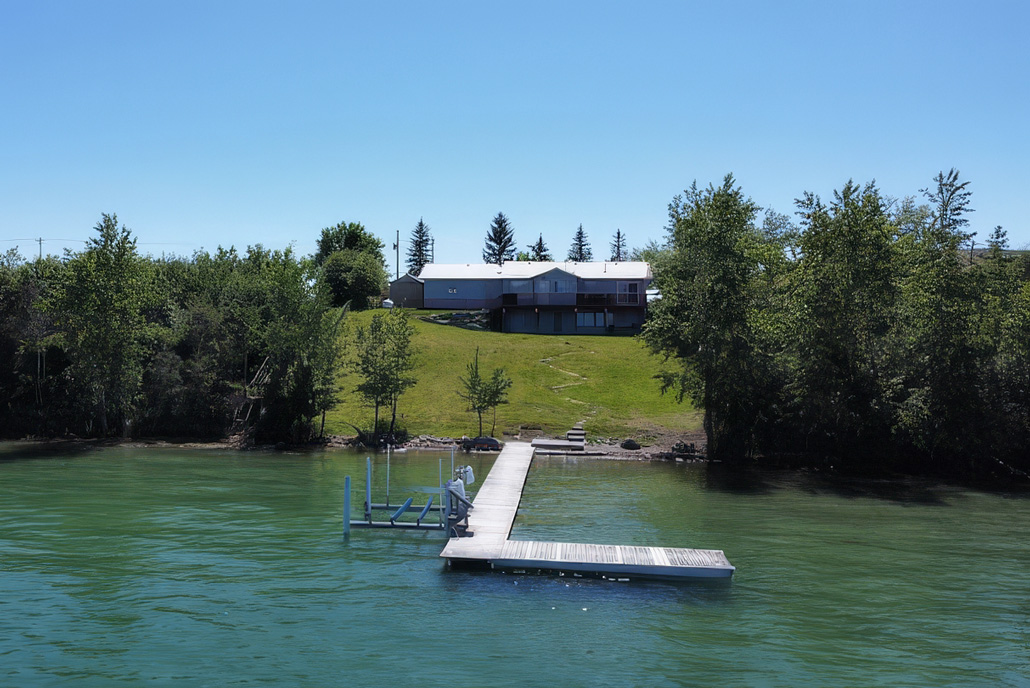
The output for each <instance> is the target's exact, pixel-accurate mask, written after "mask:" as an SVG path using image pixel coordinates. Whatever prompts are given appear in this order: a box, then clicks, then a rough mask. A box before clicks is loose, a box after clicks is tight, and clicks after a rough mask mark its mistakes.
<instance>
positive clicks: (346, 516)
mask: <svg viewBox="0 0 1030 688" xmlns="http://www.w3.org/2000/svg"><path fill="white" fill-rule="evenodd" d="M349 538H350V476H349V475H348V476H346V477H345V478H344V479H343V539H344V540H347V539H349Z"/></svg>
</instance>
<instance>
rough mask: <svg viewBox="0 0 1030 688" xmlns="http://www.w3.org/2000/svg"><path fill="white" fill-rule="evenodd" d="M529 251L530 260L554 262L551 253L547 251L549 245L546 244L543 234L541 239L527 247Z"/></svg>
mask: <svg viewBox="0 0 1030 688" xmlns="http://www.w3.org/2000/svg"><path fill="white" fill-rule="evenodd" d="M526 248H527V249H529V259H530V260H540V261H550V260H554V257H553V256H551V252H550V251H548V250H547V244H545V243H544V235H543V234H541V235H540V238H539V239H537V240H536V242H534V243H532V244H530V245H529V246H527V247H526Z"/></svg>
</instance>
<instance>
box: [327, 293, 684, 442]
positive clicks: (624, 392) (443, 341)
mask: <svg viewBox="0 0 1030 688" xmlns="http://www.w3.org/2000/svg"><path fill="white" fill-rule="evenodd" d="M419 314H421V312H420V313H419ZM369 318H371V313H369V312H365V313H355V314H351V315H349V316H348V323H347V328H346V329H347V331H348V332H347V336H349V333H350V331H351V330H352V329H353V327H354V326H356V325H357V324H364V323H367V322H368V320H369ZM412 323H413V324H414V325H415V329H416V335H415V338H414V342H415V343H416V346H417V348H418V350H419V354H418V359H417V360H418V366H417V368H416V370H415V377H416V378H418V383H417V384H416V385H415V386H414V387H413V388H411V389H410V390H409V391H408V392H407V393H406V394H405V395H404V396H402V397H401V401H400V406H399V408H398V415H403V420H402V421H401V423H402V424H403V425H404V427H406V428H407V430H408V431H409V432H410V433H411V434H415V435H417V434H432V435H437V436H452V437H458V436H461V435H463V434H465V435H474V434H475V433H476V432H477V431H478V424H477V421H476V415H475V414H474V413H472V412H469V411H467V410H466V407H465V403H464V402H463V401H462V400H461V399H460V398H459V397H458V395H457V390H458V389H459V388H460V382H459V378H460V377H461V376H463V375H465V373H466V365H467V364H468V363H469V362H470V361H471V360H472V358H473V356H474V355H475V351H476V347H477V346H478V347H479V350H480V351H479V366H480V372H481V373H482V374H483V375H489V374H490V371H492V370H493V369H494V368H497V367H501V368H504V369H505V372H506V373H507V375H508V376H509V377H511V378H512V380H513V383H514V384H513V385H512V388H511V390H510V391H509V394H508V399H509V403H508V404H506V405H504V406H500V407H499V408H498V409H497V434H498V435H500V433H502V432H505V433H508V434H512V433H515V432H518V430H519V427H520V426H522V427H533V426H538V427H540V428H541V429H542V430H543V431H544V433H545V434H549V435H550V434H559V433H562V432H564V431H565V430H567V429H568V428H570V427H571V426H572V424H573V423H576V422H578V421H586V425H585V428H586V430H587V435H588V437H592V438H596V437H635V438H638V439H641V440H642V441H644V442H646V441H647V438H648V437H649V436H652V435H653V434H654V433H655V431H656V430H657V431H686V430H696V429H698V428H699V427H700V426H701V421H700V417H699V415H698V414H697V413H696V412H694V411H693V409H692V408H691V407H690V404H689V403H688V402H684V403H682V404H678V403H676V399H675V396H674V395H668V394H666V395H664V396H663V395H662V394H660V388H659V384H658V382H657V381H656V380H655V379H654V378H653V376H654V374H655V373H656V372H658V370H659V367H660V363H661V361H660V359H658V358H656V357H653V356H651V355H650V354H649V353H648V352H647V350H646V349H645V348H644V346H643V344H642V343H641V342H640V341H638V340H637V339H634V338H630V337H593V336H562V335H522V334H504V333H499V332H483V331H475V330H465V329H461V328H458V327H452V326H448V325H439V324H434V323H428V322H423V321H421V320H417V319H415V318H414V317H413V318H412ZM357 383H358V380H357V379H356V378H355V377H354V376H353V374H350V373H347V374H344V375H343V376H342V377H341V384H342V386H343V389H344V394H343V399H342V401H341V403H340V404H339V405H338V406H337V407H336V408H335V409H334V410H333V411H332V412H330V413H329V414H328V415H327V418H326V432H328V433H331V434H344V435H346V434H353V429H352V428H351V427H350V426H349V425H347V423H348V422H349V423H353V424H354V425H358V426H360V427H371V425H372V422H371V418H372V411H371V409H368V408H365V407H363V406H361V404H360V402H359V400H358V398H357V396H356V395H355V394H354V393H353V389H354V387H355V385H356V384H357ZM491 420H492V419H491V418H490V417H487V416H484V418H483V426H484V432H486V433H489V432H490V422H491Z"/></svg>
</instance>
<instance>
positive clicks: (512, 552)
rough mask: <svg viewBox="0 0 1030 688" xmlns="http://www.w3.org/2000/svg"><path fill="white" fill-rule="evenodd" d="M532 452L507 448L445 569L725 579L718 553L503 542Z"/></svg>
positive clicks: (518, 445) (513, 445)
mask: <svg viewBox="0 0 1030 688" xmlns="http://www.w3.org/2000/svg"><path fill="white" fill-rule="evenodd" d="M532 462H533V447H532V446H531V445H529V444H527V443H525V442H508V443H507V444H506V445H505V446H504V451H502V452H501V453H500V455H499V456H498V457H497V460H496V461H495V462H494V465H493V468H492V469H490V474H489V475H488V476H487V477H486V480H484V481H483V485H482V487H480V489H479V492H478V493H477V494H476V497H475V499H473V500H472V503H473V505H474V507H475V508H473V509H472V510H471V511H469V530H471V531H472V532H473V533H474V535H473V537H464V538H451V539H450V540H448V542H447V546H446V547H445V548H444V550H443V552H441V553H440V556H441V557H443V558H445V559H447V561H448V563H449V564H469V563H478V564H486V565H489V566H491V567H492V568H499V569H515V570H520V569H545V570H552V571H563V572H572V573H578V574H591V575H606V576H612V577H626V578H729V577H730V576H732V575H733V571H734V567H733V566H732V565H731V564H730V562H729V561H728V560H727V559H726V555H725V554H723V552H722V551H721V550H706V549H680V548H671V547H634V546H626V545H589V544H579V543H566V542H534V541H526V540H509V539H508V536H509V535H510V534H511V528H512V525H513V524H514V523H515V515H516V513H517V512H518V508H519V502H521V501H522V490H523V488H524V487H525V485H526V477H527V475H528V474H529V466H530V464H531V463H532Z"/></svg>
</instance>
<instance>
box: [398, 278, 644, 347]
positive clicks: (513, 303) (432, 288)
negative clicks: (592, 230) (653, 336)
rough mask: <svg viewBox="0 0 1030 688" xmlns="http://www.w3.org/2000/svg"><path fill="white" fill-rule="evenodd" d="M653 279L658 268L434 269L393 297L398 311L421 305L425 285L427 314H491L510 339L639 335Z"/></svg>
mask: <svg viewBox="0 0 1030 688" xmlns="http://www.w3.org/2000/svg"><path fill="white" fill-rule="evenodd" d="M651 279H652V276H651V266H650V265H649V264H648V263H642V262H620V263H608V262H605V263H573V262H561V263H544V262H530V261H509V262H506V263H505V264H504V265H486V264H472V263H467V264H457V265H444V264H438V263H429V264H427V265H426V266H425V267H424V268H422V272H421V273H420V274H419V276H418V278H417V279H416V278H413V277H410V276H408V275H405V276H404V277H402V278H400V279H399V280H397V281H395V282H393V283H392V284H391V285H390V292H391V298H393V297H394V296H395V293H396V296H398V297H400V298H393V300H394V302H395V303H397V304H398V305H401V304H402V302H406V303H409V304H414V303H417V301H418V299H417V296H416V295H414V294H413V293H412V290H413V289H414V290H417V289H418V286H417V285H418V283H421V289H422V294H421V296H422V304H421V305H422V307H423V308H433V309H454V310H472V309H485V310H488V311H490V315H491V318H490V323H491V327H492V328H493V329H495V330H499V331H502V332H536V333H556V332H561V333H565V334H600V333H602V332H613V331H628V332H633V331H639V329H640V326H641V325H642V324H643V323H644V316H645V314H646V311H647V299H646V297H645V292H646V290H647V287H648V285H649V284H650V283H651ZM402 292H403V294H404V295H403V296H402Z"/></svg>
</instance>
